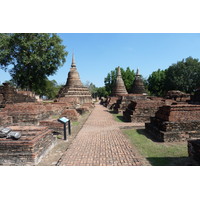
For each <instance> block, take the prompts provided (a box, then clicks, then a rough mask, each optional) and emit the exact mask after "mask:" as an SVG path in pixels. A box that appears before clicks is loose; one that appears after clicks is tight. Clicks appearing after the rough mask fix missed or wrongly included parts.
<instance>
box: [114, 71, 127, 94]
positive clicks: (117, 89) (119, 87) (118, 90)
mask: <svg viewBox="0 0 200 200" xmlns="http://www.w3.org/2000/svg"><path fill="white" fill-rule="evenodd" d="M124 94H128V92H127V90H126V87H125V85H124V81H123V79H122V75H121V70H120V67H118V69H117V79H116V82H115V86H114V88H113V91H112V96H122V95H124Z"/></svg>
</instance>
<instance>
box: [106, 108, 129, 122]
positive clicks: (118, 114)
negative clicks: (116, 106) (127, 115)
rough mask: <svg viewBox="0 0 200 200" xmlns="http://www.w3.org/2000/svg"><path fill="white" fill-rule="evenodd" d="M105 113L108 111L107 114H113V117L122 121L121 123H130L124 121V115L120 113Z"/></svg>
mask: <svg viewBox="0 0 200 200" xmlns="http://www.w3.org/2000/svg"><path fill="white" fill-rule="evenodd" d="M105 111H107V112H109V113H110V114H112V115H113V116H114V117H115V118H116V119H117V120H118V121H120V122H125V123H127V122H128V121H126V120H125V119H124V117H123V115H122V114H120V113H117V112H115V111H113V110H105Z"/></svg>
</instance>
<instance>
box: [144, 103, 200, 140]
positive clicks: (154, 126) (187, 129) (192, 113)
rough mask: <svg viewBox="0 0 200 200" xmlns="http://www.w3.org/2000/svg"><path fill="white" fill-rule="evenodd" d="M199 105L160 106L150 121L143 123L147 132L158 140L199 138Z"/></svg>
mask: <svg viewBox="0 0 200 200" xmlns="http://www.w3.org/2000/svg"><path fill="white" fill-rule="evenodd" d="M199 116H200V106H198V105H190V104H185V105H171V106H163V107H160V108H159V110H158V111H157V112H156V115H155V117H151V118H150V123H146V124H145V128H146V130H147V132H148V133H149V134H150V135H152V136H153V137H154V138H155V139H156V140H158V141H160V142H178V141H186V140H188V139H197V138H200V119H199Z"/></svg>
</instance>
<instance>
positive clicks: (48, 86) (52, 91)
mask: <svg viewBox="0 0 200 200" xmlns="http://www.w3.org/2000/svg"><path fill="white" fill-rule="evenodd" d="M61 87H62V86H61V85H58V84H57V82H56V81H55V80H52V81H50V80H48V79H46V80H45V81H44V84H43V85H42V86H41V87H40V88H39V89H38V90H36V93H37V94H38V95H40V96H41V97H42V96H45V97H47V99H54V98H55V97H56V95H57V94H58V92H59V90H60V88H61Z"/></svg>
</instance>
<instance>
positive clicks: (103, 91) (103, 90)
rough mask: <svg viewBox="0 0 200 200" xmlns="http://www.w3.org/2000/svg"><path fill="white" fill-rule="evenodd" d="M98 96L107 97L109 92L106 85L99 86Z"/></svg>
mask: <svg viewBox="0 0 200 200" xmlns="http://www.w3.org/2000/svg"><path fill="white" fill-rule="evenodd" d="M97 96H98V97H99V98H101V97H107V96H108V92H107V91H106V88H105V87H99V88H97Z"/></svg>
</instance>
